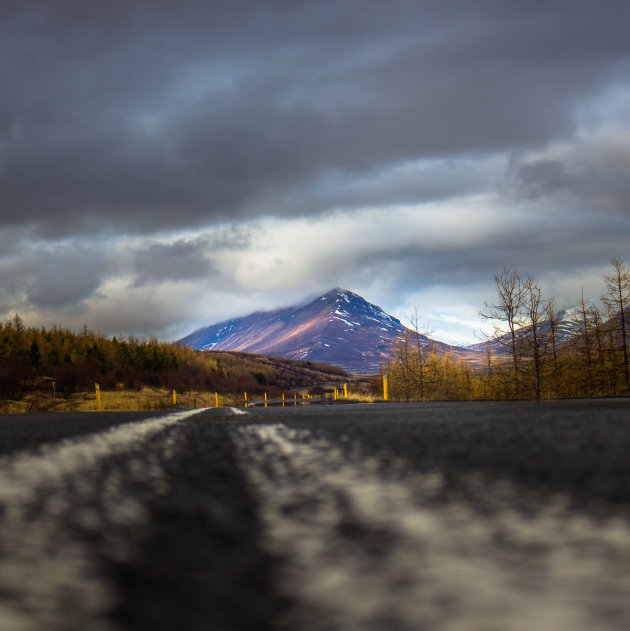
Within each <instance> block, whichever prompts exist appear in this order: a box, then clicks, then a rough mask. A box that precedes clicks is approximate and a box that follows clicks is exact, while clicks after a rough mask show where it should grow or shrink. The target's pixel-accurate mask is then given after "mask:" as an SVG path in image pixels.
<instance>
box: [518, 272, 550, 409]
mask: <svg viewBox="0 0 630 631" xmlns="http://www.w3.org/2000/svg"><path fill="white" fill-rule="evenodd" d="M521 287H522V301H523V316H524V319H523V322H522V323H523V324H524V325H525V330H524V331H523V334H521V335H520V336H519V338H520V340H521V341H522V344H523V346H524V348H525V351H526V355H527V356H528V357H529V358H530V359H531V362H532V367H533V370H534V394H535V396H536V399H538V400H540V396H541V381H542V372H543V360H544V359H545V355H546V350H547V338H548V337H549V336H548V334H547V333H548V331H546V330H545V327H544V326H543V324H544V322H545V319H546V315H547V307H548V305H549V303H550V301H549V300H546V299H544V298H543V292H542V287H541V286H540V285H539V284H538V283H537V282H536V281H535V280H534V279H533V278H532V277H531V276H528V277H527V278H526V280H525V281H524V282H523V283H522V285H521Z"/></svg>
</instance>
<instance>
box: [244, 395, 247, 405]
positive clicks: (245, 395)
mask: <svg viewBox="0 0 630 631" xmlns="http://www.w3.org/2000/svg"><path fill="white" fill-rule="evenodd" d="M243 396H244V397H245V407H247V392H243Z"/></svg>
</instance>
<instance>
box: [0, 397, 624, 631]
mask: <svg viewBox="0 0 630 631" xmlns="http://www.w3.org/2000/svg"><path fill="white" fill-rule="evenodd" d="M243 412H244V411H243V410H239V411H234V410H231V409H219V410H203V411H198V410H197V411H185V412H177V413H170V414H169V413H164V414H157V415H156V414H140V413H138V414H101V415H93V416H90V415H86V414H71V415H68V416H67V417H64V416H62V415H38V416H33V417H24V416H22V417H9V416H7V417H0V453H1V454H2V455H1V456H0V629H2V631H24V630H28V631H31V630H33V631H45V630H48V629H51V630H62V629H63V630H74V629H77V630H78V629H81V630H88V631H91V630H96V631H100V630H118V629H120V630H127V629H128V630H132V629H133V630H145V629H146V630H149V629H151V630H155V631H161V630H162V629H164V630H166V629H169V631H171V630H172V629H178V630H184V631H185V630H191V631H192V630H209V629H212V630H222V629H230V630H234V631H240V630H249V629H251V630H254V629H256V630H266V629H280V630H287V631H288V630H300V629H304V630H306V631H311V630H312V631H324V630H326V631H335V630H338V629H339V630H341V629H343V630H348V631H355V630H372V629H374V630H376V629H378V630H384V631H390V630H392V631H398V630H404V631H407V630H408V631H412V630H413V631H416V630H418V629H423V630H424V629H436V630H440V631H441V630H447V631H448V630H453V631H455V630H464V629H465V630H479V631H488V630H490V629H497V630H503V629H507V630H516V631H521V630H523V631H525V630H527V631H529V630H530V629H538V630H547V629H548V630H550V631H551V630H554V631H556V630H565V629H566V630H567V631H569V630H571V631H575V630H581V629H584V630H586V629H588V630H589V631H591V630H593V629H598V630H608V629H625V628H627V620H630V599H628V594H629V593H630V457H629V455H630V400H627V399H617V400H596V401H563V402H544V403H534V402H518V403H510V402H474V403H424V404H409V405H405V404H391V405H352V406H350V405H343V406H322V407H318V406H311V407H286V408H266V409H264V408H263V409H260V408H255V409H252V410H249V411H248V412H247V413H243Z"/></svg>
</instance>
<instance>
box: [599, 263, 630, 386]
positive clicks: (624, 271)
mask: <svg viewBox="0 0 630 631" xmlns="http://www.w3.org/2000/svg"><path fill="white" fill-rule="evenodd" d="M610 263H611V265H612V267H613V269H612V272H611V273H610V274H607V275H606V276H604V281H605V283H606V293H605V294H604V295H603V296H602V302H603V303H604V304H605V305H606V309H607V311H608V314H609V315H610V316H611V317H614V318H616V317H618V318H619V322H620V326H619V331H620V332H621V352H622V356H623V375H624V388H629V387H630V368H629V367H628V337H627V328H628V323H627V322H626V318H627V317H628V315H629V311H630V269H629V268H628V266H627V265H626V264H625V262H624V261H623V260H621V259H620V258H619V257H614V258H612V259H611V261H610Z"/></svg>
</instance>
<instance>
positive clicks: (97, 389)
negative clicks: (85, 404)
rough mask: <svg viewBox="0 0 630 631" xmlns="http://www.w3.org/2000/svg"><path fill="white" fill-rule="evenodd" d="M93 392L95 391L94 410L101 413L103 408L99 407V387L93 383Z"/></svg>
mask: <svg viewBox="0 0 630 631" xmlns="http://www.w3.org/2000/svg"><path fill="white" fill-rule="evenodd" d="M94 390H95V391H96V409H97V411H98V412H102V411H103V406H102V405H101V386H99V385H98V384H97V383H95V384H94Z"/></svg>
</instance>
